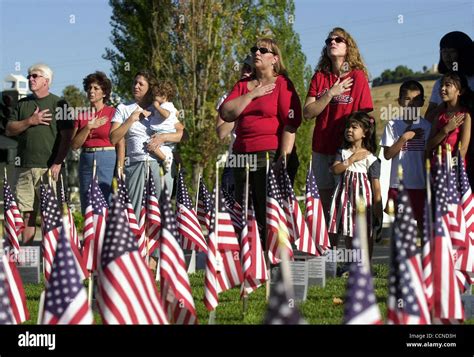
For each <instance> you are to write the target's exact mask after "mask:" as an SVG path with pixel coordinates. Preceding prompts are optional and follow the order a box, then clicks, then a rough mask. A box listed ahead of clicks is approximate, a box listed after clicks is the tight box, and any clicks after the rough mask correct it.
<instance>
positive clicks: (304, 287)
mask: <svg viewBox="0 0 474 357" xmlns="http://www.w3.org/2000/svg"><path fill="white" fill-rule="evenodd" d="M289 264H290V273H291V280H292V285H293V292H294V296H293V297H292V298H293V299H295V301H305V300H306V297H307V295H308V262H307V261H305V260H304V261H292V262H289ZM279 269H280V267H279V266H275V267H273V268H272V270H271V281H270V284H274V283H275V278H276V276H277V274H276V273H277V272H278V270H279Z"/></svg>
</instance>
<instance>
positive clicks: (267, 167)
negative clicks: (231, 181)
mask: <svg viewBox="0 0 474 357" xmlns="http://www.w3.org/2000/svg"><path fill="white" fill-rule="evenodd" d="M266 160H267V161H266V173H267V174H266V177H265V197H266V196H268V188H267V185H268V172H269V171H270V155H269V153H268V151H267V152H266ZM266 209H267V208H266V202H265V210H266ZM265 224H266V223H265ZM263 231H264V232H266V229H264V230H263ZM267 239H268V235H267V237H264V240H265V242H267ZM265 245H266V244H265ZM265 251H266V253H267V254H265V260H266V263H267V276H268V279H267V281H266V282H265V301H266V302H268V298H269V297H270V280H271V265H270V258H269V257H268V249H267V247H265Z"/></svg>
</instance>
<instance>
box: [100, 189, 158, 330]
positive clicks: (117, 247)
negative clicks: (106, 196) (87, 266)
mask: <svg viewBox="0 0 474 357" xmlns="http://www.w3.org/2000/svg"><path fill="white" fill-rule="evenodd" d="M97 283H98V284H97V285H98V294H97V303H98V305H99V309H100V314H101V316H102V320H103V321H104V323H105V324H121V325H123V324H166V323H167V319H166V315H165V313H164V311H163V307H162V306H161V303H160V296H159V294H158V291H157V288H156V286H155V282H154V279H153V276H152V275H151V272H150V270H148V267H147V266H146V264H145V261H144V260H143V258H142V257H141V255H140V253H139V252H138V245H137V240H136V239H135V236H134V235H133V233H132V232H131V231H130V229H129V227H128V224H127V217H126V214H125V207H123V206H122V204H121V201H120V199H119V197H118V194H114V196H113V203H112V206H111V210H110V212H109V216H108V220H107V229H106V231H105V238H104V246H103V247H102V256H101V265H100V268H99V270H98V274H97Z"/></svg>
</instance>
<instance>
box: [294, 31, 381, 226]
mask: <svg viewBox="0 0 474 357" xmlns="http://www.w3.org/2000/svg"><path fill="white" fill-rule="evenodd" d="M372 110H373V104H372V96H371V94H370V88H369V83H368V73H367V69H366V67H365V65H364V63H363V61H362V58H361V55H360V52H359V49H358V48H357V44H356V43H355V41H354V39H353V38H352V36H351V35H350V34H349V33H348V32H347V31H345V30H344V29H342V28H340V27H336V28H334V29H333V30H332V31H331V32H330V33H329V36H328V38H327V39H326V41H325V46H324V47H323V50H322V53H321V58H320V59H319V63H318V65H317V66H316V73H315V74H314V76H313V79H312V80H311V84H310V87H309V91H308V95H307V97H306V103H305V105H304V110H303V116H304V117H305V118H306V119H314V118H316V125H315V127H314V132H313V164H312V167H313V171H314V175H315V177H316V183H317V185H318V188H319V193H320V196H321V202H322V204H323V208H324V213H325V215H326V219H327V218H328V214H329V208H330V203H331V195H332V194H333V191H334V187H335V178H334V175H333V174H332V173H331V171H330V167H331V166H332V164H333V163H334V159H335V155H336V151H337V150H338V149H339V148H340V146H341V145H342V141H343V138H344V129H345V124H346V118H347V117H348V116H349V114H351V113H353V112H356V111H365V112H370V111H372Z"/></svg>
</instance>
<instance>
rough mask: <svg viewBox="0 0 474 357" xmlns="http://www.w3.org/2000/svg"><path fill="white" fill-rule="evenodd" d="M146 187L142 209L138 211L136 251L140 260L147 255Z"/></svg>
mask: <svg viewBox="0 0 474 357" xmlns="http://www.w3.org/2000/svg"><path fill="white" fill-rule="evenodd" d="M146 208H147V185H144V186H143V196H142V208H141V209H140V216H139V217H138V232H139V234H138V236H137V238H138V251H139V252H140V255H141V257H142V258H144V259H145V257H146V255H147V254H146V253H147V251H146V250H147V236H146V234H147V226H146V218H147V217H146V212H147V209H146Z"/></svg>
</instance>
